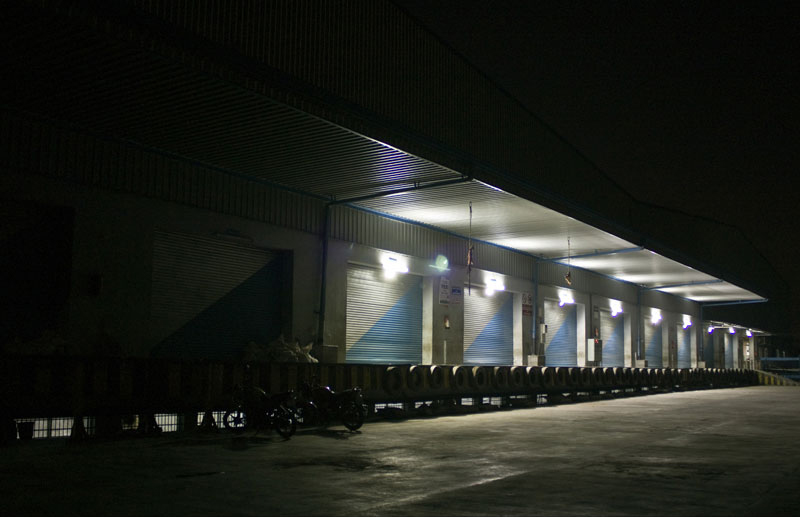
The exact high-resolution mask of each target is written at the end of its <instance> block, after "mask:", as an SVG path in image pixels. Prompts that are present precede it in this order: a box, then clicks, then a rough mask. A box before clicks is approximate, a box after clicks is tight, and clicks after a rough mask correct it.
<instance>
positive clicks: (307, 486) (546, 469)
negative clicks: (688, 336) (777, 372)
mask: <svg viewBox="0 0 800 517" xmlns="http://www.w3.org/2000/svg"><path fill="white" fill-rule="evenodd" d="M799 424H800V388H794V387H777V386H754V387H744V388H733V389H720V390H703V391H687V392H676V393H667V394H658V395H649V396H639V397H626V398H619V399H613V400H603V401H596V402H585V403H579V404H566V405H558V406H551V407H538V408H535V409H514V410H508V411H494V412H486V413H478V414H471V415H459V416H446V417H436V418H424V419H414V420H406V421H400V422H385V421H383V422H372V423H367V424H366V425H365V426H364V427H363V428H362V430H361V432H358V433H349V432H347V431H345V429H344V427H342V426H333V427H330V428H328V429H327V430H323V431H300V432H299V433H298V434H297V435H295V436H294V437H293V438H292V439H291V440H288V441H284V440H282V439H281V438H280V437H278V436H277V435H276V434H275V433H270V434H253V433H246V434H244V435H241V436H233V435H231V434H229V433H226V432H222V431H220V432H204V431H200V430H194V431H191V432H184V433H165V434H164V435H162V436H159V437H144V438H133V439H121V440H113V441H99V440H97V441H88V442H84V443H78V444H68V443H67V442H66V441H64V440H34V441H32V442H28V443H24V444H19V445H15V446H12V447H7V448H5V449H0V458H1V459H0V467H2V469H1V470H0V497H1V498H2V501H3V504H2V506H3V508H4V511H3V513H5V514H7V515H10V514H37V515H67V514H69V515H76V514H83V515H100V514H102V515H171V516H178V515H795V514H798V513H800V494H798V491H797V486H798V481H799V479H798V474H800V441H798V440H797V431H798V429H800V425H799Z"/></svg>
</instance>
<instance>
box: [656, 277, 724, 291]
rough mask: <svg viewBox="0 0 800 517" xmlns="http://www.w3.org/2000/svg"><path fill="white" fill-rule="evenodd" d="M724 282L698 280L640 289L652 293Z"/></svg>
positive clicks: (716, 279)
mask: <svg viewBox="0 0 800 517" xmlns="http://www.w3.org/2000/svg"><path fill="white" fill-rule="evenodd" d="M724 281H725V280H721V279H719V278H715V279H714V280H698V281H696V282H686V283H683V284H667V285H656V286H653V287H642V289H644V290H646V291H653V290H656V289H669V288H672V287H689V286H694V285H709V284H720V283H722V282H724Z"/></svg>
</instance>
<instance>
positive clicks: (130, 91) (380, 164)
mask: <svg viewBox="0 0 800 517" xmlns="http://www.w3.org/2000/svg"><path fill="white" fill-rule="evenodd" d="M3 43H4V45H5V46H6V50H5V51H4V53H3V57H2V60H3V61H2V69H3V74H4V76H5V78H6V80H4V81H2V83H0V84H1V85H2V86H0V88H2V89H1V90H0V93H2V98H3V103H4V104H5V105H6V106H7V107H11V108H13V109H16V110H20V111H23V112H29V113H35V114H37V116H41V117H46V118H50V119H54V120H57V121H62V122H66V123H68V124H71V125H73V126H77V127H79V128H83V129H85V130H86V131H89V132H92V133H94V134H96V135H101V136H102V137H104V138H113V139H120V140H126V141H133V142H136V143H138V144H141V145H144V146H148V147H151V148H153V149H158V150H161V151H164V152H167V153H170V154H173V155H178V156H182V157H185V158H187V159H189V160H193V161H197V162H201V163H204V164H208V165H210V166H214V167H217V168H220V169H223V170H228V171H232V172H235V173H237V174H240V175H245V176H250V177H253V178H258V179H261V180H266V181H269V182H273V183H275V184H279V185H283V186H286V187H290V188H292V189H295V190H299V191H302V192H306V193H309V194H313V195H316V196H323V197H327V198H329V199H339V200H341V199H347V198H351V197H357V196H363V195H369V194H376V193H390V192H392V191H394V190H397V189H400V188H408V187H413V186H415V185H425V184H430V183H431V182H436V181H440V180H446V179H455V178H460V177H461V176H462V175H461V173H459V172H457V171H453V170H451V169H448V168H446V167H442V166H440V165H437V164H435V163H431V162H429V161H426V160H423V159H421V158H418V157H416V156H413V155H410V154H408V153H404V152H402V151H400V150H398V149H395V148H392V147H390V146H388V145H385V144H382V143H380V142H377V141H375V140H374V139H371V138H367V137H365V136H363V135H359V134H356V133H355V132H353V131H350V130H347V129H344V128H342V127H340V126H338V125H336V124H333V123H330V122H327V121H325V120H322V119H320V118H318V117H315V116H311V115H309V114H306V113H304V112H302V111H299V110H297V109H295V108H291V107H288V106H286V105H284V104H281V103H280V102H277V101H276V100H274V99H271V98H269V97H267V96H266V95H262V94H260V93H259V88H255V87H254V88H246V87H244V86H242V85H241V83H237V82H235V81H233V80H229V79H227V78H226V75H225V74H226V72H224V71H220V70H215V69H214V66H213V65H211V64H209V63H204V62H201V61H198V62H196V63H186V62H183V61H182V59H183V58H178V57H177V56H171V55H170V53H169V50H168V49H154V48H150V47H148V46H147V45H143V46H137V45H134V44H132V43H131V42H130V41H126V40H125V39H124V38H121V37H113V36H111V35H107V34H103V33H102V32H101V31H100V30H93V29H91V28H89V26H87V25H86V24H78V23H72V22H70V20H69V19H66V18H65V19H60V18H57V17H52V18H37V19H35V20H34V21H31V22H30V23H19V24H17V25H13V26H9V27H7V30H6V31H5V33H4V34H3ZM8 78H14V80H13V81H9V80H7V79H8ZM470 203H472V208H473V210H472V218H471V219H470V212H469V204H470ZM358 205H359V206H362V207H365V208H369V209H372V210H375V211H378V212H382V213H386V214H390V215H393V216H396V217H400V218H404V219H409V220H413V221H418V222H421V223H425V224H427V225H431V226H434V227H438V228H441V229H443V230H447V231H449V232H453V233H456V234H460V235H462V236H470V235H471V236H472V237H473V238H476V239H480V240H483V241H486V242H490V243H493V244H497V245H500V246H504V247H508V248H512V249H516V250H519V251H521V252H524V253H526V254H531V255H535V256H538V257H541V258H548V259H549V258H555V257H565V256H568V255H569V257H570V258H568V259H562V260H561V262H569V263H570V264H572V265H574V266H576V267H582V268H586V269H588V270H592V271H596V272H598V273H601V274H603V275H607V276H610V277H613V278H617V279H620V280H624V281H627V282H632V283H636V284H639V285H643V286H646V287H650V288H653V287H657V286H666V285H675V284H684V285H682V286H680V287H664V288H662V290H663V291H665V292H670V293H673V294H676V295H679V296H683V297H685V298H689V299H692V300H697V301H726V300H751V299H759V296H757V295H755V294H753V293H751V292H748V291H746V290H744V289H741V288H739V287H736V286H733V285H731V284H728V283H727V282H715V283H703V284H701V283H699V282H708V281H713V280H716V279H714V278H713V277H711V276H710V275H706V274H704V273H701V272H698V271H696V270H693V269H692V268H690V267H688V266H684V265H681V264H679V263H677V262H675V261H673V260H670V259H668V258H665V257H662V256H659V255H656V254H653V253H651V252H649V251H647V250H642V251H640V252H626V253H616V254H611V253H609V252H612V251H614V250H625V249H629V248H632V247H635V245H634V244H633V243H630V242H627V241H625V240H623V239H620V238H618V237H615V236H613V235H611V234H609V233H607V232H605V231H602V230H599V229H597V228H593V227H592V226H590V225H588V224H585V223H582V222H580V221H578V220H576V219H574V218H572V217H569V216H567V215H564V214H559V213H557V212H555V211H553V210H550V209H548V208H545V207H543V206H540V205H537V204H536V203H533V202H531V201H528V200H525V199H522V198H520V197H517V196H514V195H512V194H509V193H506V192H503V191H500V190H498V189H496V188H494V187H492V186H490V185H487V184H484V183H480V182H478V181H470V182H466V183H463V184H458V185H449V186H445V187H440V188H432V189H426V190H417V191H412V192H407V193H403V194H397V195H391V196H386V197H381V198H376V199H372V200H367V201H361V202H359V203H358ZM470 223H471V224H470ZM568 239H569V246H568ZM590 254H598V255H595V256H587V257H584V258H580V259H578V258H576V259H574V260H573V259H572V258H571V257H572V256H578V255H590ZM685 284H689V285H685Z"/></svg>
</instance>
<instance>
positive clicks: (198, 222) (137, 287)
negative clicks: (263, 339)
mask: <svg viewBox="0 0 800 517" xmlns="http://www.w3.org/2000/svg"><path fill="white" fill-rule="evenodd" d="M0 192H2V193H3V194H4V195H8V193H11V192H13V195H14V198H15V199H19V200H36V201H38V202H40V203H45V204H52V205H59V206H70V207H74V209H75V224H74V236H73V254H72V279H71V290H70V297H69V302H68V314H69V316H68V324H67V325H66V327H65V329H64V332H65V334H67V336H65V337H68V338H69V340H70V342H71V345H70V346H71V351H72V352H74V353H93V352H100V353H119V354H121V355H126V356H146V355H148V353H149V351H150V349H151V348H152V347H153V346H154V345H155V340H156V339H158V336H156V335H154V332H153V329H152V327H151V325H150V324H149V321H150V301H151V284H152V259H153V233H154V231H155V230H156V229H158V230H161V231H167V232H177V233H184V234H191V235H198V236H204V237H212V236H214V235H218V234H223V233H225V232H226V231H228V232H229V231H231V230H232V231H233V232H235V233H238V234H240V235H243V236H246V237H249V238H250V239H252V245H253V246H255V247H258V248H264V249H272V250H291V251H293V252H294V253H293V256H294V264H293V268H292V279H291V283H292V285H293V292H292V299H291V300H290V301H288V303H290V304H291V311H290V312H291V314H292V317H291V322H290V325H288V326H289V328H290V331H291V334H292V335H293V336H295V337H298V338H300V339H301V340H308V339H312V338H313V337H314V335H315V333H316V322H317V315H316V313H315V311H316V308H317V305H318V301H319V285H320V284H319V273H320V271H321V260H320V258H321V245H320V239H319V237H317V236H316V235H313V234H309V233H306V232H300V231H296V230H290V229H287V228H283V227H279V226H273V225H269V224H265V223H260V222H257V221H252V220H248V219H245V218H241V217H236V216H231V215H224V214H220V213H216V212H212V211H210V210H204V209H199V208H192V207H187V206H183V205H179V204H176V203H169V202H166V201H160V200H157V199H152V198H145V197H141V196H135V195H131V194H125V193H120V192H114V191H109V190H101V189H93V188H89V187H84V186H80V185H76V184H73V183H68V182H58V181H53V180H47V179H44V178H41V177H36V176H20V175H14V174H5V175H2V176H0ZM94 278H99V279H100V289H99V291H95V290H93V289H91V288H90V284H91V282H93V281H94V280H93V279H94ZM287 337H288V336H287ZM97 347H106V349H103V348H100V349H98V348H97Z"/></svg>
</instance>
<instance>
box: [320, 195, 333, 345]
mask: <svg viewBox="0 0 800 517" xmlns="http://www.w3.org/2000/svg"><path fill="white" fill-rule="evenodd" d="M330 219H331V204H330V203H325V214H324V216H323V220H322V275H320V278H321V282H322V285H321V286H320V289H319V318H318V323H317V325H318V326H317V344H319V345H320V346H322V344H323V343H324V338H323V333H324V332H325V297H326V295H327V286H328V241H329V239H330ZM318 353H319V354H320V356H319V357H320V358H322V356H321V354H322V351H321V350H320V351H319V352H318Z"/></svg>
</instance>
